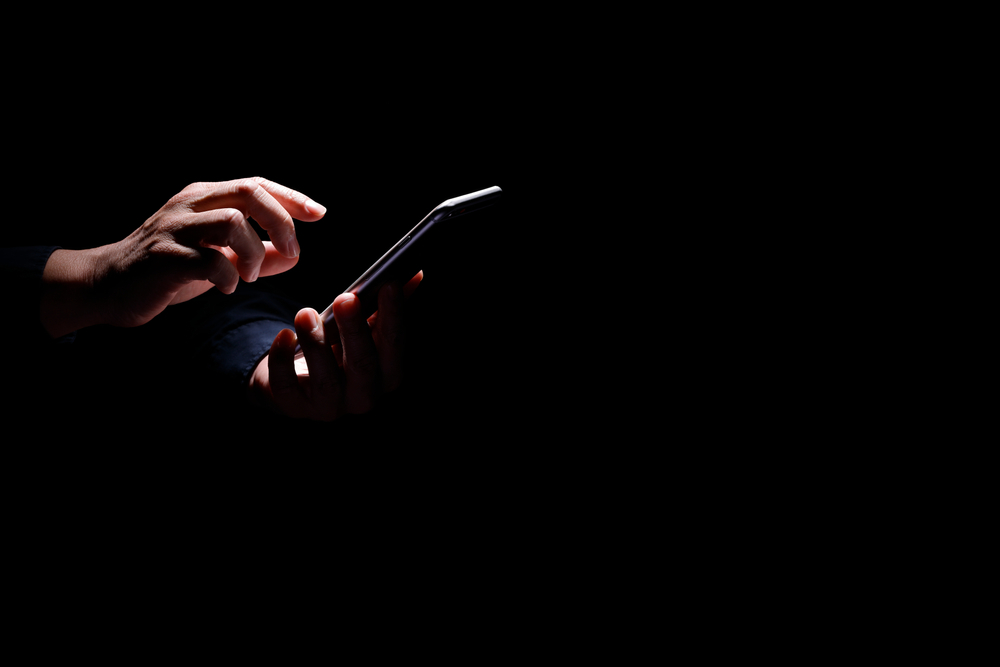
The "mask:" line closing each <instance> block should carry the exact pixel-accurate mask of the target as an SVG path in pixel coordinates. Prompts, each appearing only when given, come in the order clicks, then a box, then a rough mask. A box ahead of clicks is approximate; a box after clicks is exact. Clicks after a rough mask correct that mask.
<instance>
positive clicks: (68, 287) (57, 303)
mask: <svg viewBox="0 0 1000 667" xmlns="http://www.w3.org/2000/svg"><path fill="white" fill-rule="evenodd" d="M102 257H103V252H102V249H101V248H94V249H90V250H64V249H59V250H56V251H55V252H53V253H52V255H51V256H50V257H49V261H48V262H47V263H46V264H45V270H44V271H43V273H42V293H41V303H40V316H41V320H42V326H44V327H45V330H46V331H48V332H49V335H50V336H52V337H53V338H59V337H60V336H65V335H67V334H70V333H72V332H74V331H78V330H80V329H83V328H85V327H89V326H93V325H95V324H100V323H101V315H100V313H101V308H100V306H99V304H98V299H97V296H96V293H95V289H94V286H95V283H96V275H97V272H98V270H99V266H100V265H101V261H102Z"/></svg>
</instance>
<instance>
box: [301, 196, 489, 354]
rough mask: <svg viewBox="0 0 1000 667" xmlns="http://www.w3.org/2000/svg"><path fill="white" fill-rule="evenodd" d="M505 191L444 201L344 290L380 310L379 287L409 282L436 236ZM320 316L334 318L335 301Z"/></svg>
mask: <svg viewBox="0 0 1000 667" xmlns="http://www.w3.org/2000/svg"><path fill="white" fill-rule="evenodd" d="M501 193H502V190H500V188H498V187H496V186H493V187H492V188H486V189H485V190H479V191H478V192H471V193H469V194H467V195H462V196H461V197H455V198H454V199H447V200H445V201H443V202H441V203H440V204H438V205H437V206H436V207H435V208H434V210H433V211H431V212H430V213H428V214H427V216H426V217H424V219H423V220H421V221H420V222H418V223H417V226H416V227H414V228H413V229H411V230H410V231H409V232H407V233H406V235H405V236H403V238H401V239H399V241H397V242H396V245H394V246H392V247H391V248H389V251H388V252H387V253H385V254H384V255H382V257H380V258H379V260H378V261H377V262H375V263H374V264H372V265H371V268H369V269H368V270H367V271H365V272H364V273H363V274H361V277H360V278H358V279H357V280H355V281H354V282H353V283H352V284H351V286H350V287H348V288H347V289H346V290H344V292H343V293H344V294H346V293H348V292H353V293H354V296H356V297H357V299H358V302H359V303H360V305H361V308H362V312H364V313H366V314H369V315H370V314H371V313H374V312H375V311H376V310H378V291H379V289H380V288H381V287H382V285H384V284H386V283H387V282H389V281H391V280H396V279H399V280H402V281H403V282H404V283H405V282H406V281H408V280H409V279H410V278H412V277H413V276H415V275H416V274H417V271H420V270H421V269H423V268H425V267H424V266H423V260H424V257H425V255H426V251H427V249H428V247H429V246H430V245H431V244H432V243H433V239H434V238H435V237H437V236H438V235H439V234H440V233H441V232H442V231H443V230H445V229H447V227H448V226H449V225H450V224H451V221H452V220H454V219H455V218H458V217H460V216H463V215H468V214H470V213H473V212H475V211H478V210H480V209H483V208H486V207H487V206H490V205H491V204H493V203H495V202H496V200H497V199H498V198H499V197H500V194H501ZM320 319H322V320H323V324H324V325H326V324H328V323H330V322H331V321H332V320H333V303H331V304H330V305H329V306H328V307H327V309H326V310H324V311H323V312H322V313H320ZM301 357H302V351H301V349H300V348H298V347H296V359H298V358H301Z"/></svg>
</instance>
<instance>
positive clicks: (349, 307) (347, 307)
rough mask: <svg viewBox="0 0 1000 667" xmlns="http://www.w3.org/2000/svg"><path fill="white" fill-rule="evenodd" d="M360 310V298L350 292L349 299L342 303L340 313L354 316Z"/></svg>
mask: <svg viewBox="0 0 1000 667" xmlns="http://www.w3.org/2000/svg"><path fill="white" fill-rule="evenodd" d="M357 309H358V297H356V296H354V295H353V294H351V293H350V292H349V293H348V294H347V298H346V299H344V300H343V301H341V302H340V312H341V314H343V315H354V312H355V311H356V310H357Z"/></svg>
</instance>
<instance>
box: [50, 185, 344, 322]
mask: <svg viewBox="0 0 1000 667" xmlns="http://www.w3.org/2000/svg"><path fill="white" fill-rule="evenodd" d="M325 214H326V209H325V208H323V207H322V206H320V205H319V204H317V203H315V202H314V201H312V200H311V199H309V198H307V197H306V196H305V195H302V194H300V193H298V192H295V191H294V190H290V189H289V188H286V187H285V186H283V185H278V184H277V183H273V182H271V181H268V180H266V179H263V178H259V177H258V178H247V179H241V180H237V181H227V182H224V183H194V184H192V185H189V186H188V187H186V188H184V190H182V191H181V192H180V193H179V194H177V195H175V196H174V197H172V198H171V199H170V201H168V202H167V203H166V204H165V205H164V206H163V208H161V209H160V210H159V211H157V212H156V213H155V214H154V215H153V217H151V218H150V219H149V220H147V221H146V222H145V223H143V225H142V226H141V227H140V228H139V229H137V230H135V231H134V232H133V233H132V234H130V235H129V236H128V237H127V238H125V239H123V240H122V241H119V242H118V243H112V244H111V245H107V246H103V247H100V248H93V249H89V250H56V251H55V252H54V253H52V255H51V257H50V258H49V261H48V263H47V264H46V265H45V271H44V273H43V275H42V286H43V289H42V299H41V319H42V324H43V325H44V326H45V328H46V329H47V330H48V332H49V333H50V334H51V335H52V336H53V337H59V336H62V335H64V334H67V333H69V332H71V331H75V330H77V329H81V328H83V327H85V326H90V325H93V324H112V325H115V326H125V327H131V326H138V325H140V324H144V323H146V322H148V321H149V320H151V319H152V318H153V317H155V316H156V315H158V314H159V313H161V312H162V311H163V309H164V308H166V307H167V306H168V305H170V304H173V303H180V302H182V301H187V300H188V299H192V298H194V297H196V296H198V295H199V294H202V293H203V292H206V291H208V290H209V289H211V288H212V286H213V285H214V286H216V287H217V288H218V289H219V290H221V291H223V292H225V293H227V294H228V293H232V292H233V290H235V289H236V286H237V284H238V283H239V279H240V278H243V280H245V281H247V282H253V281H254V280H256V279H257V278H258V277H260V276H269V275H274V274H276V273H281V272H282V271H287V270H288V269H290V268H292V267H293V266H295V264H296V262H298V255H299V245H298V241H297V239H296V236H295V223H294V222H293V221H292V218H297V219H299V220H305V221H309V222H312V221H315V220H319V219H320V218H322V217H323V216H324V215H325ZM249 217H253V219H254V220H256V221H257V223H258V224H259V225H260V226H261V227H262V228H263V229H264V230H265V231H266V232H267V234H268V236H269V237H270V239H271V240H270V241H264V242H262V241H261V240H260V238H259V237H258V236H257V233H256V232H255V231H254V230H253V228H252V227H251V226H250V223H249V222H247V220H248V218H249Z"/></svg>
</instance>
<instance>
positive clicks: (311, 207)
mask: <svg viewBox="0 0 1000 667" xmlns="http://www.w3.org/2000/svg"><path fill="white" fill-rule="evenodd" d="M306 210H307V211H309V212H310V213H312V214H313V215H319V216H323V215H326V207H325V206H323V205H322V204H317V203H316V202H314V201H313V200H312V199H307V200H306Z"/></svg>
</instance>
